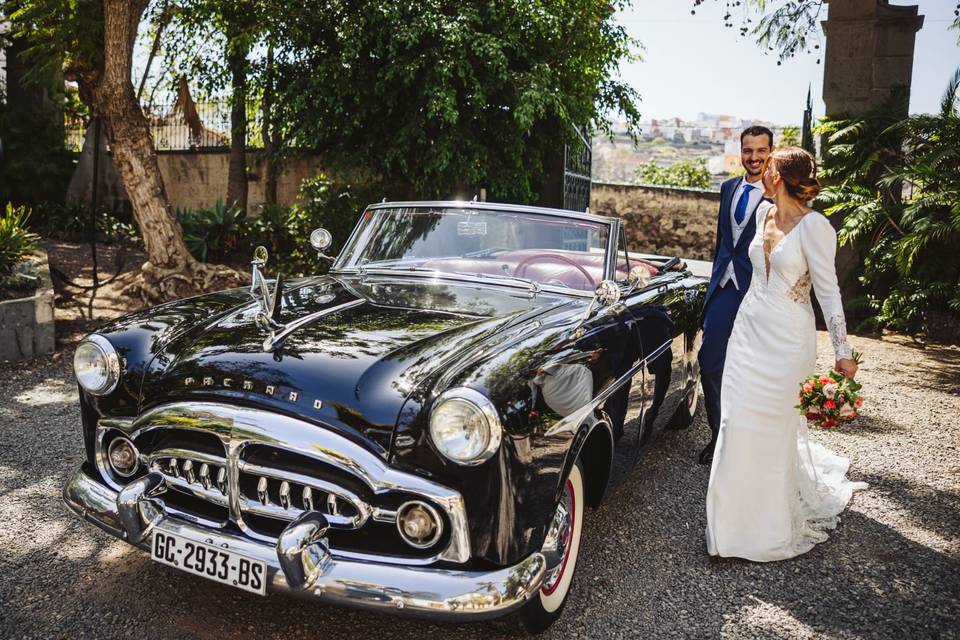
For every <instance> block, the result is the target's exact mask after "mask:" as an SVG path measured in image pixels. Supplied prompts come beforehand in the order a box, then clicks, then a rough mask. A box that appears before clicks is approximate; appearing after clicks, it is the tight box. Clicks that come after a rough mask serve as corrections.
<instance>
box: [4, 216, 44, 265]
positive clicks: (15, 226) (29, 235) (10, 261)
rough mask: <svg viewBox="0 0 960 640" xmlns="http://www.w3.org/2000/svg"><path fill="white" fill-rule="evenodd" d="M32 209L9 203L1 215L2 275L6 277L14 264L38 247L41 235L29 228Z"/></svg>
mask: <svg viewBox="0 0 960 640" xmlns="http://www.w3.org/2000/svg"><path fill="white" fill-rule="evenodd" d="M29 217H30V209H27V208H26V207H14V206H13V204H11V203H7V206H6V209H5V210H4V212H3V215H2V216H0V277H3V278H4V279H6V278H7V277H8V276H10V274H11V273H13V270H14V266H15V265H17V264H18V263H20V262H22V261H23V259H24V258H25V257H26V256H27V255H28V254H30V253H31V252H32V251H33V250H34V249H36V248H37V241H38V240H39V239H40V236H38V235H37V234H35V233H33V232H32V231H30V230H29V229H28V228H27V219H28V218H29Z"/></svg>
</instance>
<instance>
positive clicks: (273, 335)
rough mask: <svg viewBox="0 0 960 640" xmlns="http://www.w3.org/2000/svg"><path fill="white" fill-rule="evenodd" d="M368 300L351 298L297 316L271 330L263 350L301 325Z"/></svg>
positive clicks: (274, 344) (274, 345)
mask: <svg viewBox="0 0 960 640" xmlns="http://www.w3.org/2000/svg"><path fill="white" fill-rule="evenodd" d="M366 302H367V301H366V300H363V299H361V300H351V301H349V302H344V303H342V304H338V305H336V306H334V307H330V308H328V309H323V310H321V311H316V312H314V313H311V314H309V315H305V316H303V317H302V318H297V319H296V320H294V321H293V322H290V323H288V324H285V325H283V327H282V328H280V330H279V331H271V332H270V334H269V335H268V336H267V337H266V338H265V339H264V341H263V350H264V351H272V350H273V348H274V347H276V346H277V343H279V342H280V341H282V340H283V339H284V338H286V337H287V336H289V335H290V334H291V333H293V332H294V331H296V330H297V329H299V328H300V327H302V326H304V325H306V324H310V323H311V322H315V321H317V320H319V319H320V318H323V317H326V316H329V315H333V314H334V313H337V312H339V311H346V310H347V309H353V308H354V307H359V306H360V305H362V304H366Z"/></svg>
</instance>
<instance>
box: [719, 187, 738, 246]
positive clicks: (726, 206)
mask: <svg viewBox="0 0 960 640" xmlns="http://www.w3.org/2000/svg"><path fill="white" fill-rule="evenodd" d="M742 181H743V178H740V179H739V180H737V181H736V182H734V183H733V185H732V186H731V187H730V189H729V190H728V191H727V193H726V195H724V197H723V202H722V203H721V207H720V215H721V217H722V220H720V224H721V225H722V226H723V228H724V229H726V231H727V232H726V233H725V234H724V236H725V237H726V241H727V244H729V245H730V248H731V249H733V248H734V247H733V222H732V221H731V220H730V207H731V206H733V194H735V193H736V192H737V189H739V188H740V183H741V182H742Z"/></svg>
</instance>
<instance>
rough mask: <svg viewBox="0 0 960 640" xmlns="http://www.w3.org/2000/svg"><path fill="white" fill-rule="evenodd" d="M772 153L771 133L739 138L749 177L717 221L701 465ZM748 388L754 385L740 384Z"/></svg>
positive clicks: (708, 456)
mask: <svg viewBox="0 0 960 640" xmlns="http://www.w3.org/2000/svg"><path fill="white" fill-rule="evenodd" d="M772 150H773V132H771V131H770V129H768V128H766V127H759V126H754V127H749V128H747V129H744V131H743V133H741V134H740V164H742V165H743V168H744V170H745V171H746V173H745V174H744V175H742V176H740V177H737V178H731V179H730V180H727V181H726V182H724V183H723V185H722V186H721V187H720V217H719V220H717V248H716V249H715V250H714V254H713V273H712V274H711V276H710V286H709V287H708V288H707V299H706V302H705V303H704V318H703V344H702V345H701V347H700V354H699V356H698V359H699V361H700V382H701V384H702V385H703V401H704V404H705V405H706V407H707V422H709V423H710V432H711V437H710V442H709V443H707V446H706V447H704V448H703V451H701V452H700V458H699V462H700V464H710V463H711V462H712V461H713V449H714V447H715V446H716V444H717V435H718V434H719V433H720V383H721V381H722V380H723V361H724V358H726V355H727V341H728V340H729V339H730V332H731V331H732V330H733V320H734V318H736V317H737V309H739V308H740V301H741V300H743V296H744V295H745V294H746V293H747V288H748V287H749V286H750V276H751V275H752V274H753V267H752V266H751V265H750V258H749V256H748V255H747V251H748V248H749V246H750V241H751V240H753V236H754V234H755V232H756V228H757V225H756V220H755V219H754V212H755V211H756V209H757V205H759V204H760V201H761V200H763V184H762V183H761V181H760V170H761V168H762V167H763V161H764V160H766V158H767V156H768V155H770V152H771V151H772ZM741 382H742V383H743V384H749V380H743V381H741Z"/></svg>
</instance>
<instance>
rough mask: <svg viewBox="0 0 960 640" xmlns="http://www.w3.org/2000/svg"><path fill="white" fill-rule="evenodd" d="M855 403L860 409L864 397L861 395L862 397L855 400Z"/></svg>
mask: <svg viewBox="0 0 960 640" xmlns="http://www.w3.org/2000/svg"><path fill="white" fill-rule="evenodd" d="M853 404H854V406H855V407H857V408H858V409H859V408H860V405H862V404H863V398H862V397H861V398H857V401H856V402H854V403H853Z"/></svg>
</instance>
